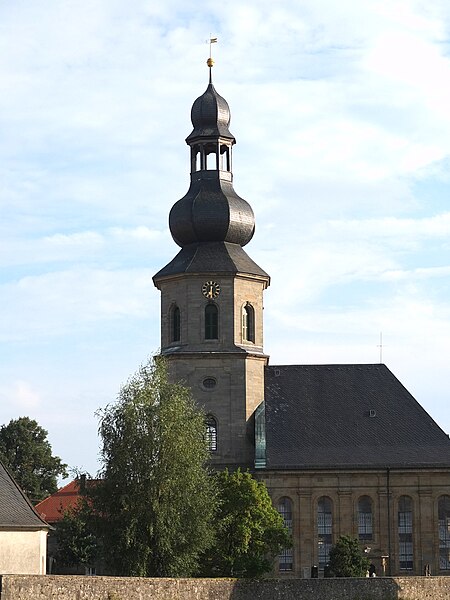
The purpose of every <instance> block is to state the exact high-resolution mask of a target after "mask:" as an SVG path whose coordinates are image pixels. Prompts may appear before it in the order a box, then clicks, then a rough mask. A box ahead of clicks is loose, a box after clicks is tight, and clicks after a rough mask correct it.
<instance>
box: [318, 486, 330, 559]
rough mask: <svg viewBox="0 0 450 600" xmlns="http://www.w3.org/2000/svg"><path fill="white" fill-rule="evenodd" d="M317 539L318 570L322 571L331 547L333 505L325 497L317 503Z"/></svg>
mask: <svg viewBox="0 0 450 600" xmlns="http://www.w3.org/2000/svg"><path fill="white" fill-rule="evenodd" d="M317 539H318V544H319V548H318V558H319V568H320V569H323V568H324V567H325V565H326V564H327V563H328V561H329V557H330V550H331V546H332V545H333V503H332V501H331V500H330V498H327V497H326V496H322V497H321V498H319V500H318V502H317Z"/></svg>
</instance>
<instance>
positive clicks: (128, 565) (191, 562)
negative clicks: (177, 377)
mask: <svg viewBox="0 0 450 600" xmlns="http://www.w3.org/2000/svg"><path fill="white" fill-rule="evenodd" d="M99 431H100V435H101V438H102V452H101V453H102V460H103V472H102V481H101V483H99V484H98V485H95V486H92V488H90V490H89V496H90V502H91V503H92V509H93V516H94V519H95V527H96V531H97V532H98V534H99V536H100V538H101V541H102V545H103V551H104V559H105V561H106V564H107V566H108V567H109V568H110V569H111V571H112V572H113V573H114V574H117V575H135V576H173V577H177V576H189V575H191V574H193V573H195V572H196V570H197V565H198V560H199V555H200V554H201V553H202V552H203V551H204V550H205V549H206V548H207V547H208V546H209V545H211V543H212V539H213V524H212V521H213V515H214V511H215V508H216V503H217V497H216V491H215V485H214V478H213V477H212V476H211V475H210V473H209V472H208V470H207V469H206V468H205V464H206V461H207V459H208V456H209V453H208V449H207V445H206V440H205V435H204V415H203V413H202V412H201V411H200V410H199V409H198V407H197V406H196V405H195V403H194V401H193V399H192V396H191V394H190V391H189V390H188V389H187V388H185V387H183V386H181V385H178V384H173V383H170V382H169V380H168V377H167V366H166V364H165V361H164V360H163V359H161V358H155V359H153V360H152V361H149V362H148V363H147V364H145V365H142V366H141V367H140V369H139V371H138V372H137V373H136V374H135V375H134V376H133V377H132V378H131V379H130V380H129V381H128V383H127V384H126V385H125V386H124V387H123V388H122V389H121V391H120V393H119V398H118V400H117V402H116V403H115V404H112V405H109V406H107V407H106V409H104V410H103V411H101V412H100V428H99Z"/></svg>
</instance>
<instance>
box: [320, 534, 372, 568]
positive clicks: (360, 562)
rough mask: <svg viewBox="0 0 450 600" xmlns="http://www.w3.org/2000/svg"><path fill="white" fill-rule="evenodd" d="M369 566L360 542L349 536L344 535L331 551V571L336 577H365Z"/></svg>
mask: <svg viewBox="0 0 450 600" xmlns="http://www.w3.org/2000/svg"><path fill="white" fill-rule="evenodd" d="M369 564H370V561H369V559H368V558H367V556H364V555H363V554H362V552H361V548H360V547H359V542H358V540H357V539H354V538H352V537H350V536H348V535H342V536H341V537H340V538H339V539H338V541H337V542H336V544H335V545H334V546H333V548H331V550H330V561H329V569H330V574H331V575H333V576H334V577H364V576H365V574H366V572H367V570H368V569H369Z"/></svg>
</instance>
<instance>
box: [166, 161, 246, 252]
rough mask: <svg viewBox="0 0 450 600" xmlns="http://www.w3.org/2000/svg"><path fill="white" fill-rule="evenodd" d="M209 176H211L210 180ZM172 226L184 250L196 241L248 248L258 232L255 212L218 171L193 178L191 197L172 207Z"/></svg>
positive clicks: (173, 234)
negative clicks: (227, 243)
mask: <svg viewBox="0 0 450 600" xmlns="http://www.w3.org/2000/svg"><path fill="white" fill-rule="evenodd" d="M207 176H208V177H207ZM169 226H170V231H171V233H172V237H173V239H174V240H175V242H176V243H177V244H178V245H179V246H181V247H183V246H186V245H188V244H193V243H195V242H231V243H232V244H239V245H240V246H245V244H248V242H249V241H250V240H251V239H252V237H253V233H254V231H255V217H254V214H253V210H252V208H251V206H250V204H248V202H246V201H245V200H243V199H242V198H241V197H240V196H238V195H237V194H236V192H235V191H234V189H233V185H232V183H231V181H226V180H224V179H222V178H220V176H219V174H218V172H217V171H210V172H207V173H203V174H202V176H201V178H200V177H199V178H198V179H195V178H192V181H191V185H190V187H189V190H188V192H187V194H186V195H185V196H184V197H183V198H182V199H181V200H178V202H177V203H176V204H174V206H173V207H172V210H171V211H170V215H169Z"/></svg>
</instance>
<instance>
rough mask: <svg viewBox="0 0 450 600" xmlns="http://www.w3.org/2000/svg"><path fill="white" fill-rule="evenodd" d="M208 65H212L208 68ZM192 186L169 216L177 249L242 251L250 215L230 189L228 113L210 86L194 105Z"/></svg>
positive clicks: (249, 231)
mask: <svg viewBox="0 0 450 600" xmlns="http://www.w3.org/2000/svg"><path fill="white" fill-rule="evenodd" d="M208 66H210V65H208ZM191 120H192V125H193V127H194V129H193V131H192V133H190V135H189V136H188V137H187V138H186V143H187V144H188V145H189V146H190V147H191V184H190V187H189V190H188V192H187V194H186V195H185V196H184V197H183V198H182V199H181V200H179V201H178V202H177V203H176V204H175V205H174V206H173V207H172V210H171V211H170V216H169V226H170V232H171V234H172V237H173V239H174V240H175V242H176V243H177V244H178V245H179V246H181V247H182V248H183V247H184V246H187V245H189V244H198V243H205V242H207V243H211V242H229V243H232V244H239V245H240V246H245V244H247V243H248V242H249V241H250V240H251V239H252V237H253V233H254V231H255V217H254V214H253V210H252V208H251V206H250V204H248V202H246V201H245V200H243V199H242V198H241V197H240V196H238V195H237V194H236V192H235V191H234V188H233V174H232V170H231V164H232V160H231V158H232V157H231V155H232V147H233V145H234V144H235V143H236V140H235V138H234V136H233V135H232V133H231V132H230V130H229V124H230V109H229V106H228V103H227V101H226V100H225V99H224V98H222V96H220V95H219V94H218V93H217V92H216V90H215V88H214V86H213V84H212V81H211V77H210V81H209V85H208V87H207V88H206V91H205V92H204V94H202V95H201V96H200V97H199V98H197V99H196V100H195V102H194V104H193V106H192V110H191Z"/></svg>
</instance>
